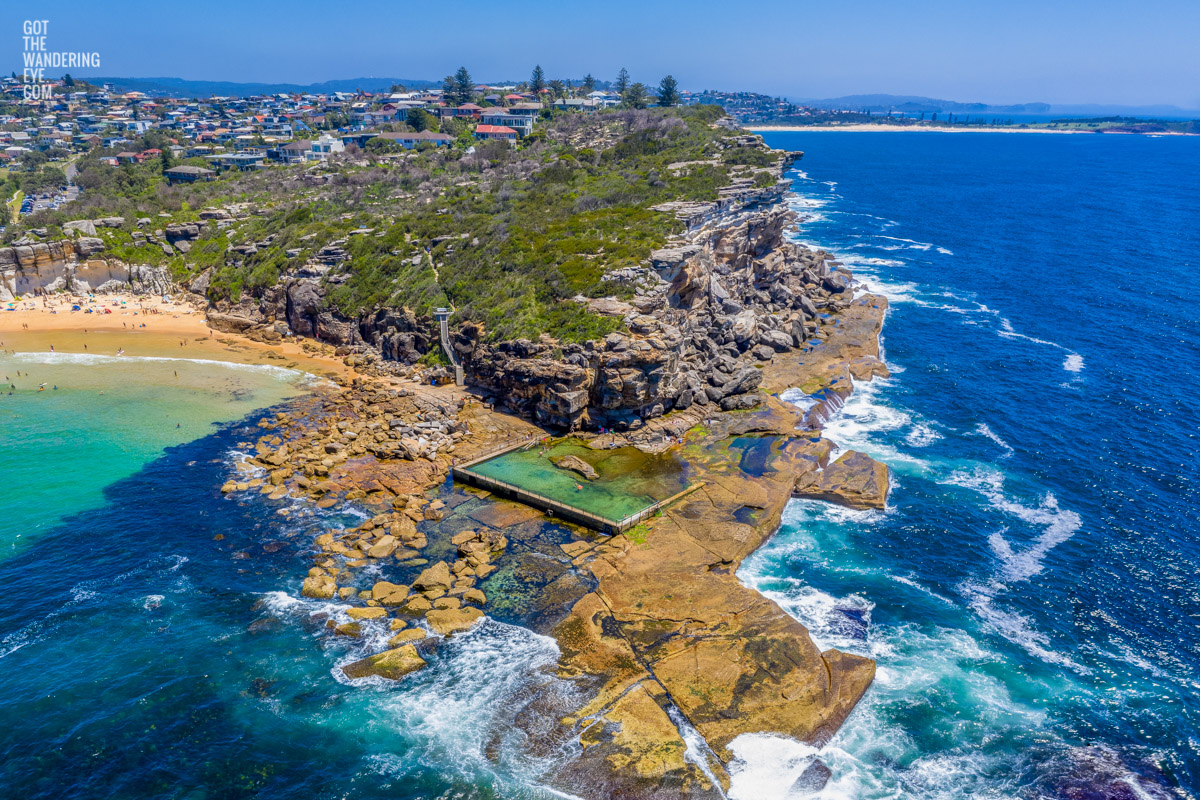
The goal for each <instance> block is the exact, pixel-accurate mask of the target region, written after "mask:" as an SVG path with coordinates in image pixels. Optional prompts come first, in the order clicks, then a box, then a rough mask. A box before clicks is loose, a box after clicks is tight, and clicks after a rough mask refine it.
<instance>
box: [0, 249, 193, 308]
mask: <svg viewBox="0 0 1200 800" xmlns="http://www.w3.org/2000/svg"><path fill="white" fill-rule="evenodd" d="M103 251H104V242H103V241H101V240H100V239H98V238H95V237H91V236H83V237H80V238H78V239H63V240H61V241H56V242H38V243H34V244H20V245H17V246H14V247H0V302H7V301H10V300H12V299H13V298H15V297H19V296H22V295H28V294H37V293H39V292H57V291H64V290H65V291H70V292H110V291H133V292H149V293H152V294H163V293H166V292H170V291H172V290H173V288H174V287H173V284H172V283H171V280H170V278H169V277H168V275H167V273H166V270H164V269H162V268H161V267H149V266H144V265H138V264H125V263H123V262H121V261H119V260H117V259H113V258H105V257H103V256H102V255H101V254H102V253H103Z"/></svg>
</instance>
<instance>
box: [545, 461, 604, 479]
mask: <svg viewBox="0 0 1200 800" xmlns="http://www.w3.org/2000/svg"><path fill="white" fill-rule="evenodd" d="M550 460H551V461H552V462H553V463H554V466H556V467H558V468H559V469H565V470H568V471H570V472H577V473H579V474H580V475H582V476H583V477H585V478H587V479H588V480H589V481H593V480H595V479H596V478H598V477H599V475H597V474H596V470H595V469H593V468H592V465H591V464H589V463H587V462H586V461H584V460H583V459H582V458H580V457H579V456H563V457H562V458H552V459H550Z"/></svg>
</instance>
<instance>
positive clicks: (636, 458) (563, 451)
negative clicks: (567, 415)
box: [471, 439, 687, 522]
mask: <svg viewBox="0 0 1200 800" xmlns="http://www.w3.org/2000/svg"><path fill="white" fill-rule="evenodd" d="M566 456H576V457H577V458H581V459H583V460H584V461H586V462H587V463H588V464H590V465H591V466H592V468H593V469H595V470H596V472H597V473H598V476H597V477H596V478H595V479H594V480H587V479H585V478H583V477H581V476H580V475H579V474H577V473H575V472H571V471H570V470H565V469H560V468H558V467H556V466H555V465H554V461H556V460H558V459H560V458H564V457H566ZM471 471H472V472H475V473H478V474H480V475H483V476H485V477H488V478H492V479H494V480H499V481H504V482H506V483H511V484H514V485H516V486H519V487H521V488H522V489H525V490H526V491H530V492H535V493H537V494H540V495H544V496H546V497H549V498H550V499H551V500H557V501H558V502H560V503H566V504H567V505H571V506H574V507H576V508H580V509H583V510H584V511H587V512H589V513H591V514H596V515H597V516H600V517H603V518H605V519H608V520H613V521H614V522H615V521H619V520H622V519H624V518H625V517H628V516H630V515H631V514H636V513H637V512H639V511H641V510H642V509H644V508H646V507H648V506H651V505H654V504H655V503H657V502H658V501H659V500H664V499H666V498H668V497H670V496H671V495H673V494H675V493H676V492H678V491H680V490H682V489H683V488H685V487H686V486H687V476H686V474H685V468H684V465H683V463H682V462H681V461H679V460H678V459H677V458H675V457H674V456H670V455H652V454H647V453H643V452H641V451H640V450H637V449H636V448H633V447H619V448H615V449H613V450H592V449H591V448H589V447H587V446H586V445H584V444H582V443H580V442H579V441H577V440H573V439H567V440H564V441H561V442H557V443H555V444H553V445H552V446H551V447H550V448H549V449H548V450H542V449H541V448H539V447H537V446H534V447H531V448H529V449H528V450H514V451H512V452H509V453H505V454H503V455H500V456H497V457H496V458H493V459H489V460H488V461H484V462H483V463H481V464H476V465H474V466H473V467H471Z"/></svg>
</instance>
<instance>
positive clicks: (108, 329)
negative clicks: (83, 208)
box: [0, 293, 351, 377]
mask: <svg viewBox="0 0 1200 800" xmlns="http://www.w3.org/2000/svg"><path fill="white" fill-rule="evenodd" d="M89 312H90V313H89ZM302 343H303V344H304V345H305V346H302ZM0 349H3V350H5V351H9V352H49V351H54V352H61V353H93V354H96V355H122V354H123V355H130V356H171V357H176V358H191V359H211V360H216V361H231V362H235V363H240V364H275V365H276V366H286V367H290V368H293V369H301V370H304V371H305V372H311V373H313V374H315V375H321V376H324V377H335V376H346V375H348V374H350V372H351V370H350V368H349V367H347V366H346V365H345V364H343V363H342V361H341V359H339V358H337V357H336V356H334V355H333V351H332V348H330V347H328V346H323V345H317V344H315V343H313V342H308V341H307V340H301V339H297V340H295V341H284V342H283V343H282V344H278V345H269V344H264V343H262V342H255V341H252V340H250V339H247V338H246V337H244V336H240V335H237V334H231V333H222V332H220V331H216V330H213V329H211V328H209V327H208V323H207V321H206V319H205V316H204V311H203V309H201V308H198V307H196V306H193V305H192V304H191V303H190V302H188V301H187V300H185V299H184V298H183V297H182V296H176V297H175V298H171V297H166V298H164V297H157V296H152V295H134V294H129V293H123V294H103V295H70V294H60V295H49V296H45V297H28V298H23V299H21V300H16V301H12V302H8V303H3V304H0Z"/></svg>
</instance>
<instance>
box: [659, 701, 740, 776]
mask: <svg viewBox="0 0 1200 800" xmlns="http://www.w3.org/2000/svg"><path fill="white" fill-rule="evenodd" d="M667 716H668V717H670V718H671V722H673V723H675V729H676V730H678V731H679V736H680V737H681V738H682V739H683V744H684V748H685V750H684V754H683V757H684V759H685V760H687V761H689V762H691V763H692V764H695V765H696V768H697V769H699V770H700V771H701V772H702V773H704V777H706V778H708V781H709V783H711V784H712V785H713V788H714V789H716V791H717V793H718V794H719V795H720V796H721V797H725V796H726V795H725V793H724V792H723V791H722V790H721V781H720V780H719V779H718V778H717V775H716V773H715V772H713V768H712V765H713V764H714V763H720V762H719V761H718V760H717V757H716V755H715V754H714V753H713V751H712V748H710V747H709V746H708V742H706V741H705V740H704V737H703V736H701V735H700V731H698V730H696V728H695V726H693V725H692V723H690V722H688V719H687V717H685V716H684V715H683V712H681V711H680V710H679V709H678V708H677V707H676V706H674V705H672V706H671V707H670V708H668V709H667Z"/></svg>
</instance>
